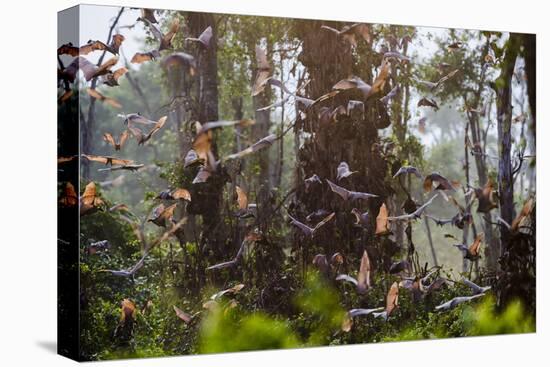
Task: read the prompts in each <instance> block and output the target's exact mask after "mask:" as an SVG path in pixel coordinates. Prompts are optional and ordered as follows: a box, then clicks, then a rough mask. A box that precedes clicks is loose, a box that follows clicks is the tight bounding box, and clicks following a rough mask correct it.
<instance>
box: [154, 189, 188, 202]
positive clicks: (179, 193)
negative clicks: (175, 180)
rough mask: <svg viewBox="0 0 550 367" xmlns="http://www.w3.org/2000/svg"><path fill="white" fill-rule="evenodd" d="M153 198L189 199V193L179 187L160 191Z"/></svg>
mask: <svg viewBox="0 0 550 367" xmlns="http://www.w3.org/2000/svg"><path fill="white" fill-rule="evenodd" d="M155 199H160V200H180V199H181V200H186V201H191V193H190V192H189V190H187V189H183V188H179V189H175V190H164V191H161V192H160V193H159V194H158V195H157V197H156V198H155Z"/></svg>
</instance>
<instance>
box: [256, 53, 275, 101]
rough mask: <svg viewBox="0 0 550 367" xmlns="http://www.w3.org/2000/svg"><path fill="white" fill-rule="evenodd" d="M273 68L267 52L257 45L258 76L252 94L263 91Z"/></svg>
mask: <svg viewBox="0 0 550 367" xmlns="http://www.w3.org/2000/svg"><path fill="white" fill-rule="evenodd" d="M272 71H273V68H272V67H271V65H270V63H269V61H268V60H267V54H266V52H265V50H264V49H262V48H261V47H260V46H256V77H255V78H254V84H253V85H252V96H253V97H254V96H257V95H258V94H260V93H262V92H263V90H264V89H265V86H266V84H267V80H268V79H269V77H270V75H271V72H272Z"/></svg>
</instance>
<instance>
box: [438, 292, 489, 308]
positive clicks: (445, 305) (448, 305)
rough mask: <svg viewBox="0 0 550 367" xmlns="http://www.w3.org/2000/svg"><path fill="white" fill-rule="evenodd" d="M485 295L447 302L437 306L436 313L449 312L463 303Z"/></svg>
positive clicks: (456, 298)
mask: <svg viewBox="0 0 550 367" xmlns="http://www.w3.org/2000/svg"><path fill="white" fill-rule="evenodd" d="M484 295H485V293H479V294H475V295H473V296H468V297H455V298H453V299H452V300H450V301H447V302H444V303H442V304H440V305H439V306H435V310H436V311H447V310H450V309H453V308H455V307H456V306H458V305H459V304H461V303H464V302H470V301H471V300H474V299H476V298H479V297H482V296H484Z"/></svg>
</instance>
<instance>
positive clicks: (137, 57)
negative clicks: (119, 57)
mask: <svg viewBox="0 0 550 367" xmlns="http://www.w3.org/2000/svg"><path fill="white" fill-rule="evenodd" d="M151 60H153V55H151V53H150V52H136V53H135V54H134V56H132V60H130V62H131V63H132V64H141V63H144V62H146V61H151Z"/></svg>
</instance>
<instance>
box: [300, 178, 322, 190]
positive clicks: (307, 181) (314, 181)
mask: <svg viewBox="0 0 550 367" xmlns="http://www.w3.org/2000/svg"><path fill="white" fill-rule="evenodd" d="M322 183H323V181H321V179H320V178H319V176H317V175H316V174H313V175H311V176H310V177H308V178H306V179H304V184H305V186H306V187H305V188H306V192H308V191H309V189H310V188H311V186H313V185H317V184H322Z"/></svg>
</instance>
